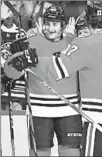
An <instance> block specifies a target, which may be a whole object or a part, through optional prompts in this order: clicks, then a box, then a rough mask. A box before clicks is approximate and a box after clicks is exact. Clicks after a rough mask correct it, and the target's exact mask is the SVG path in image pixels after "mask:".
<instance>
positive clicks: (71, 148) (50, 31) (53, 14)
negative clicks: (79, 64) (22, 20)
mask: <svg viewBox="0 0 102 157" xmlns="http://www.w3.org/2000/svg"><path fill="white" fill-rule="evenodd" d="M65 23H66V21H65V14H64V12H63V10H62V8H61V7H54V6H51V7H50V8H48V9H47V10H46V12H45V13H44V18H43V24H44V25H43V27H44V28H43V35H42V34H38V36H41V38H40V40H39V43H38V42H36V40H34V43H35V45H34V46H35V48H36V51H37V52H38V53H39V54H41V48H42V50H43V52H44V50H46V51H48V53H49V54H48V56H49V57H46V56H45V57H40V58H39V64H38V65H37V67H36V68H35V69H33V68H32V70H35V71H36V73H37V74H38V75H39V76H40V77H41V78H42V79H44V80H45V81H46V82H47V83H48V84H50V85H51V86H52V87H53V88H55V89H56V91H60V93H61V94H63V95H64V96H65V97H66V98H67V99H68V100H70V101H71V102H73V103H74V105H76V106H77V107H78V106H79V101H78V94H77V85H76V81H77V80H76V73H75V74H73V76H72V77H71V78H70V79H69V81H68V79H67V77H68V74H67V73H66V70H65V68H64V67H65V66H64V65H63V63H62V62H61V60H60V53H59V52H61V51H63V55H65V54H66V53H67V52H68V54H67V55H68V56H70V55H71V54H72V53H74V51H75V50H77V46H76V45H73V46H72V45H70V44H69V45H68V40H69V36H65V37H63V29H64V28H65ZM35 37H36V36H35ZM42 42H44V43H46V45H45V44H44V45H43V44H42ZM48 44H49V45H50V46H49V47H48V46H47V45H48ZM36 45H37V47H36ZM38 45H39V47H38ZM44 46H46V47H47V48H46V47H44ZM38 50H39V51H38ZM21 53H22V52H21ZM11 58H12V57H11ZM11 58H10V59H11ZM51 58H52V59H51ZM50 59H51V60H50ZM14 60H15V59H14ZM14 60H13V61H14ZM11 62H12V61H11ZM11 62H10V63H9V66H11V64H12V63H11ZM17 67H18V72H17V71H16V73H15V76H14V77H15V78H16V76H17V77H19V74H20V76H21V75H22V70H20V69H21V68H20V69H19V66H17ZM5 69H6V68H5ZM7 69H8V68H7ZM10 70H12V74H13V75H14V73H13V72H14V71H15V68H12V66H11V68H10V69H8V70H7V73H6V74H7V76H8V77H10V78H14V77H13V75H12V74H11V72H10ZM55 71H56V72H57V73H58V75H59V77H60V80H59V79H58V80H56V79H57V78H54V77H55V74H56V72H55ZM5 72H6V70H5ZM28 83H29V89H30V97H31V104H32V113H33V116H34V126H35V127H34V128H35V138H36V146H37V154H38V156H50V152H51V147H52V146H53V135H54V131H55V132H56V134H57V139H58V145H59V149H58V150H59V155H60V156H80V150H79V147H80V137H81V131H82V123H81V116H80V115H79V114H78V113H77V112H76V111H74V110H73V109H72V108H71V107H70V106H68V105H67V104H66V103H65V102H63V101H62V100H60V99H59V98H58V97H57V96H55V95H54V94H52V93H51V91H49V90H48V89H46V87H44V86H43V85H42V84H40V83H39V82H38V80H37V79H36V78H34V77H33V76H32V75H31V74H29V75H28ZM70 135H72V136H70ZM74 135H75V136H74Z"/></svg>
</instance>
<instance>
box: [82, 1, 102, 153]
mask: <svg viewBox="0 0 102 157" xmlns="http://www.w3.org/2000/svg"><path fill="white" fill-rule="evenodd" d="M86 17H87V23H88V26H89V29H90V34H91V36H92V37H91V36H90V37H89V39H88V38H87V40H88V41H89V43H90V45H91V51H92V53H94V51H96V53H97V55H99V56H98V57H100V58H99V60H100V59H101V63H102V53H101V49H102V2H101V1H94V2H91V3H90V4H89V5H88V6H87V8H86ZM93 34H94V35H93ZM95 40H96V41H95ZM94 45H95V48H94ZM88 52H89V50H88ZM85 53H86V52H85ZM89 53H90V52H89ZM93 57H94V58H95V56H94V54H93ZM94 58H93V64H94V66H93V68H90V69H87V70H86V72H85V74H84V71H83V72H82V71H80V83H81V93H82V109H83V111H84V112H85V113H86V114H87V115H89V116H90V117H91V118H92V119H93V120H94V121H96V122H97V123H99V124H100V125H101V126H102V83H101V80H102V68H101V66H102V65H100V63H99V62H98V60H97V58H95V59H94ZM98 66H99V67H98ZM96 67H97V68H96ZM83 79H84V80H85V81H84V80H83ZM84 121H85V120H84ZM101 145H102V132H99V131H98V130H97V129H96V128H95V126H94V125H92V124H91V123H89V122H86V121H85V123H84V127H83V134H82V144H81V148H82V153H81V154H82V156H102V148H101Z"/></svg>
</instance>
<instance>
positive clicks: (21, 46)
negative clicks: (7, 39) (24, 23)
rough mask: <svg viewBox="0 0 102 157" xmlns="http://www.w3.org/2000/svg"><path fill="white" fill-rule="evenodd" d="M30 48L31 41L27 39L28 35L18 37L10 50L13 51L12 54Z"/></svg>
mask: <svg viewBox="0 0 102 157" xmlns="http://www.w3.org/2000/svg"><path fill="white" fill-rule="evenodd" d="M28 48H29V42H28V41H27V37H23V38H18V39H17V40H14V41H13V42H12V43H11V44H10V51H11V52H12V54H15V53H17V52H21V51H24V50H27V49H28Z"/></svg>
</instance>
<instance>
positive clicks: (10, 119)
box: [8, 82, 15, 156]
mask: <svg viewBox="0 0 102 157" xmlns="http://www.w3.org/2000/svg"><path fill="white" fill-rule="evenodd" d="M11 83H12V82H9V84H8V97H9V122H10V134H11V145H12V156H15V145H14V129H13V109H12V101H11Z"/></svg>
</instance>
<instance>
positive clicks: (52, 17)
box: [43, 5, 66, 23]
mask: <svg viewBox="0 0 102 157" xmlns="http://www.w3.org/2000/svg"><path fill="white" fill-rule="evenodd" d="M45 20H48V21H60V22H62V23H63V22H64V23H66V15H65V13H64V10H63V9H62V7H60V6H54V5H52V6H50V7H49V8H48V9H47V10H46V11H45V13H44V15H43V22H45Z"/></svg>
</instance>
